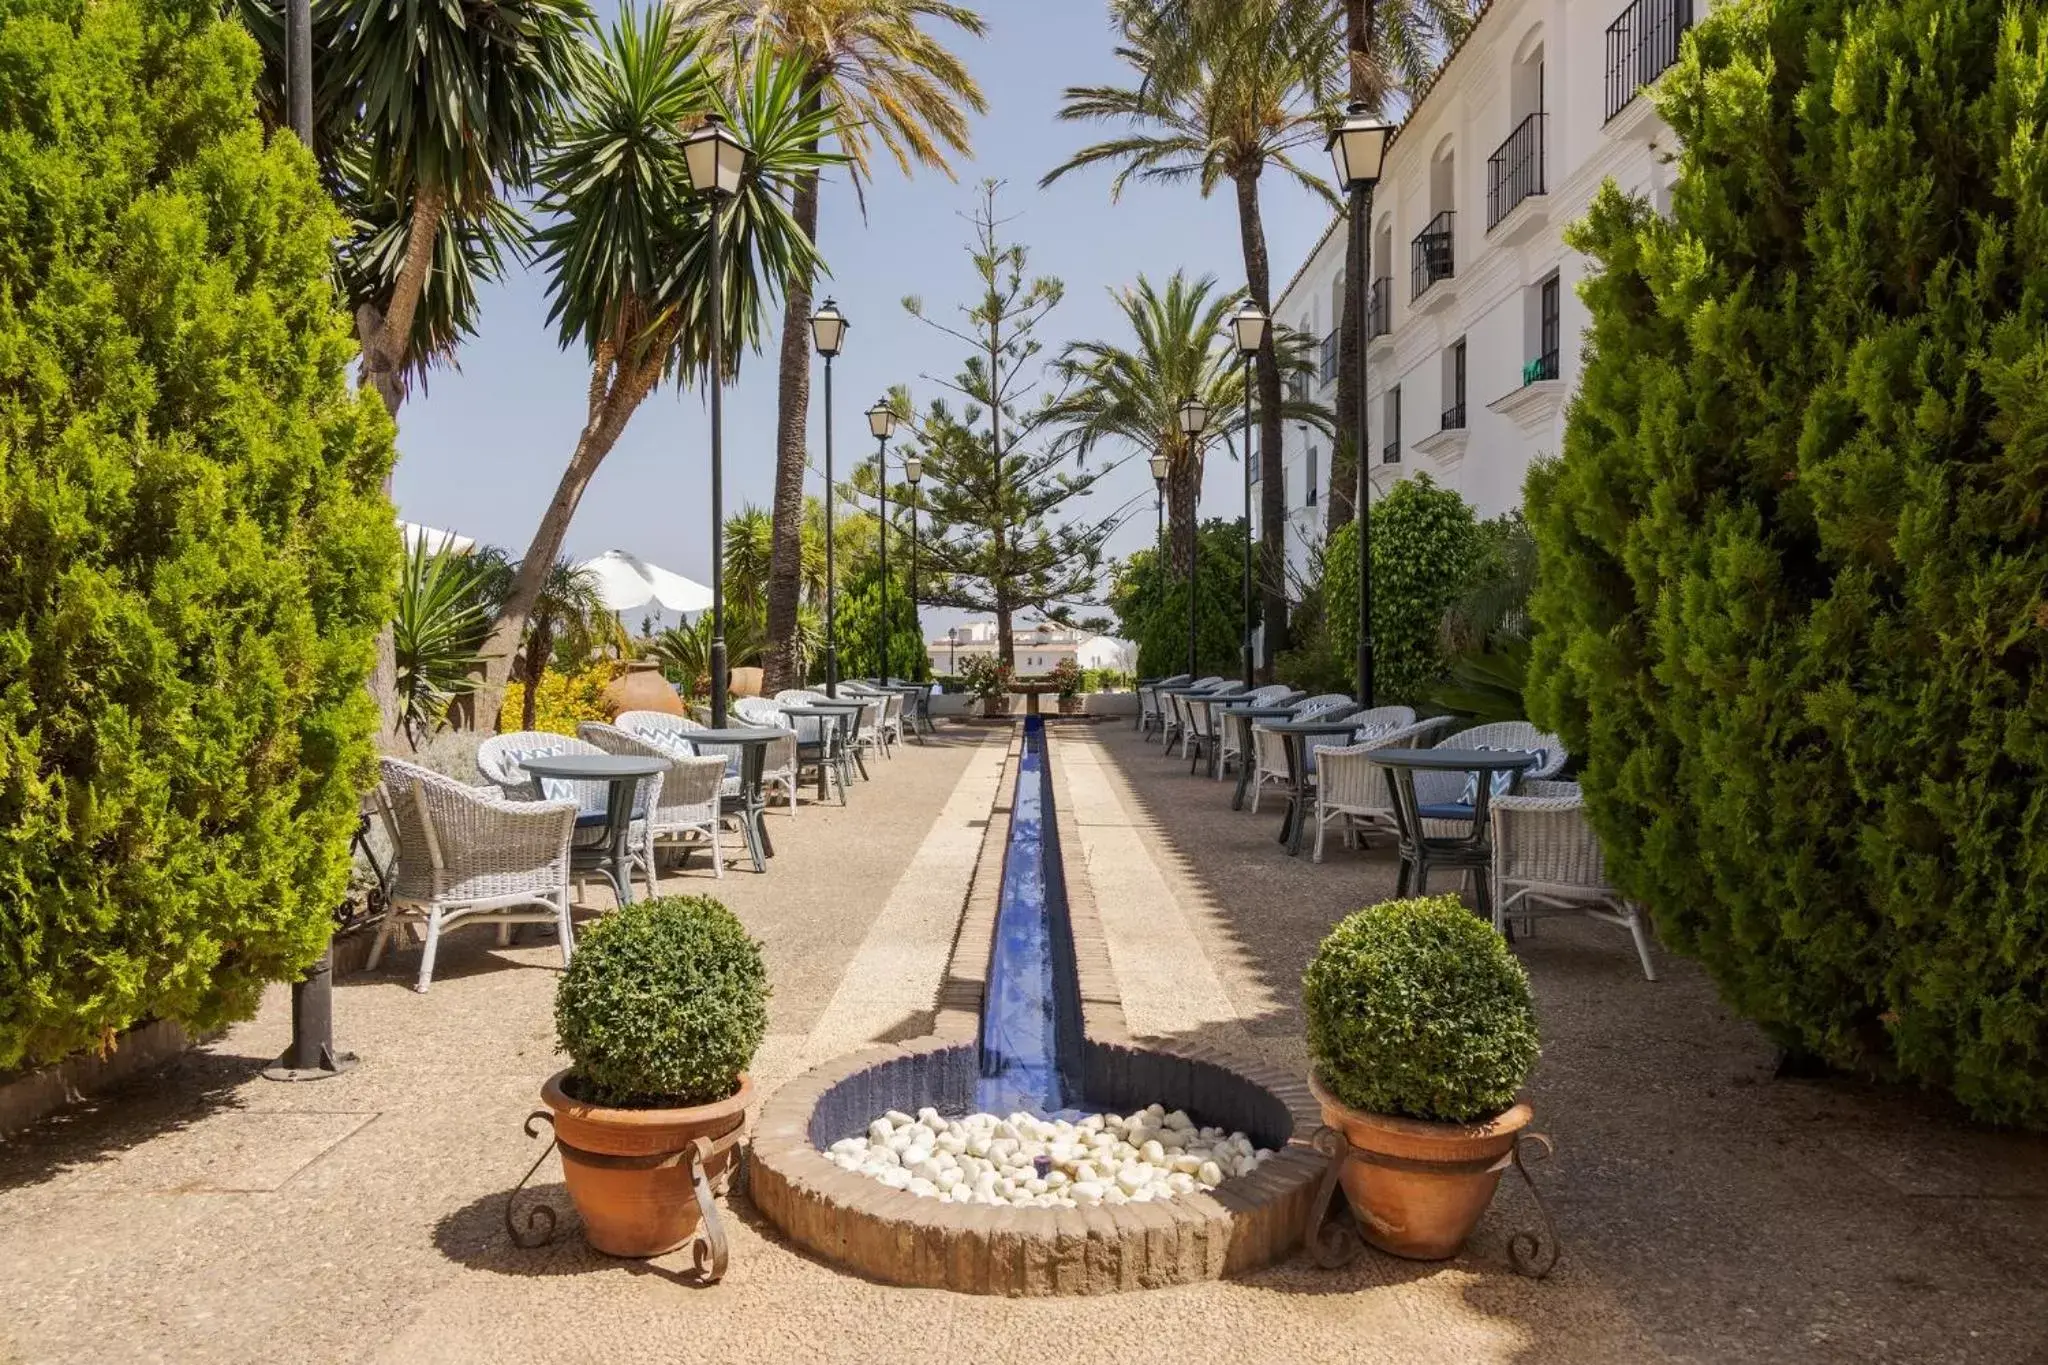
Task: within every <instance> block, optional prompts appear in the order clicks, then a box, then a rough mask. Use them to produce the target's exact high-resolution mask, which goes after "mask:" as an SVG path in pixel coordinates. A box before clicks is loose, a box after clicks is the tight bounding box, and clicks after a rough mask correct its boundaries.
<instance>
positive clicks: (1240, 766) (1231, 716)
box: [1217, 706, 1294, 810]
mask: <svg viewBox="0 0 2048 1365" xmlns="http://www.w3.org/2000/svg"><path fill="white" fill-rule="evenodd" d="M1293 714H1294V708H1293V707H1291V706H1232V707H1229V708H1228V709H1226V710H1225V711H1224V713H1223V719H1224V720H1225V721H1226V722H1229V723H1231V724H1234V725H1236V726H1237V795H1235V796H1233V797H1231V798H1230V808H1231V809H1232V810H1243V809H1244V794H1245V793H1246V792H1247V791H1249V790H1251V785H1252V769H1254V768H1256V767H1257V766H1258V765H1257V764H1256V763H1254V762H1253V761H1252V725H1253V723H1254V722H1256V721H1262V720H1286V719H1287V718H1288V717H1289V716H1292V715H1293ZM1217 747H1218V748H1221V747H1222V746H1221V745H1218V746H1217Z"/></svg>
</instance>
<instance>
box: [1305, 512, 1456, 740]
mask: <svg viewBox="0 0 2048 1365" xmlns="http://www.w3.org/2000/svg"><path fill="white" fill-rule="evenodd" d="M1486 551H1487V544H1486V542H1485V541H1484V540H1483V539H1482V538H1481V535H1480V531H1479V522H1478V520H1477V518H1476V517H1475V516H1474V514H1473V511H1472V507H1471V504H1469V503H1467V502H1466V501H1465V500H1464V499H1463V498H1462V497H1460V496H1459V495H1458V494H1457V492H1456V491H1455V490H1453V489H1449V488H1442V487H1439V486H1438V485H1437V484H1436V482H1435V481H1434V480H1433V479H1431V478H1430V477H1429V475H1427V474H1418V475H1416V476H1415V477H1414V478H1412V479H1403V480H1401V481H1400V482H1399V483H1397V484H1395V485H1394V487H1393V489H1392V491H1390V492H1389V493H1388V494H1387V495H1386V496H1385V497H1383V498H1380V499H1377V500H1376V501H1375V502H1374V503H1373V506H1372V637H1373V693H1374V700H1375V701H1377V702H1378V703H1379V704H1380V705H1382V706H1385V705H1389V704H1393V703H1398V702H1414V701H1417V700H1420V699H1421V698H1422V697H1423V696H1424V695H1425V694H1426V693H1427V692H1428V691H1429V689H1430V688H1431V687H1432V686H1433V685H1434V684H1435V683H1436V682H1437V681H1438V680H1440V679H1441V678H1442V677H1443V676H1444V668H1445V664H1444V655H1443V647H1442V643H1441V640H1440V636H1441V633H1442V629H1443V620H1444V613H1445V611H1447V610H1448V609H1449V608H1450V607H1451V605H1452V604H1453V603H1455V602H1456V601H1458V599H1459V597H1460V596H1461V595H1462V594H1463V593H1464V591H1465V590H1466V586H1467V584H1468V583H1469V581H1470V579H1471V577H1472V575H1473V573H1474V572H1475V571H1476V570H1477V569H1478V568H1479V566H1480V565H1481V562H1482V560H1483V558H1484V556H1485V554H1486ZM1322 609H1323V613H1324V615H1323V635H1324V638H1325V639H1326V640H1327V641H1328V649H1329V652H1330V654H1331V655H1332V656H1333V657H1334V658H1335V660H1336V661H1338V662H1339V664H1340V665H1342V667H1343V674H1344V676H1345V677H1347V678H1348V677H1350V675H1351V673H1352V672H1353V671H1354V669H1353V666H1352V665H1351V664H1350V661H1351V660H1352V659H1353V658H1355V657H1356V655H1357V651H1358V524H1357V523H1356V522H1349V523H1347V524H1345V525H1344V526H1342V527H1339V528H1338V530H1337V533H1336V534H1335V535H1333V536H1331V537H1330V541H1329V544H1328V546H1327V547H1326V548H1325V549H1324V551H1323V592H1322ZM1352 685H1355V683H1354V684H1347V688H1346V690H1349V687H1350V686H1352Z"/></svg>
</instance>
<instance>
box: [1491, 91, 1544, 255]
mask: <svg viewBox="0 0 2048 1365" xmlns="http://www.w3.org/2000/svg"><path fill="white" fill-rule="evenodd" d="M1542 193H1543V114H1542V112H1541V111H1538V112H1536V113H1534V114H1531V115H1529V117H1527V118H1525V119H1523V120H1522V121H1521V122H1520V123H1518V124H1516V125H1515V131H1514V132H1512V133H1509V134H1508V135H1507V140H1506V141H1504V142H1502V143H1501V144H1500V146H1499V147H1497V148H1495V149H1494V153H1493V155H1492V156H1490V157H1488V158H1487V159H1486V230H1487V231H1488V232H1491V231H1493V230H1494V228H1496V227H1498V226H1499V225H1500V220H1501V219H1503V218H1505V217H1507V216H1508V215H1509V214H1510V213H1513V212H1514V211H1515V205H1517V204H1519V203H1521V202H1522V201H1523V200H1524V199H1527V198H1528V197H1529V196H1530V195H1532V194H1542Z"/></svg>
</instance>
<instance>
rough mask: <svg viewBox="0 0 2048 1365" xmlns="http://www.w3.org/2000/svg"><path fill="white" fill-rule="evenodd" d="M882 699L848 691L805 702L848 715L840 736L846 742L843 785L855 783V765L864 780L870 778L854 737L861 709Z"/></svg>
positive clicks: (841, 759)
mask: <svg viewBox="0 0 2048 1365" xmlns="http://www.w3.org/2000/svg"><path fill="white" fill-rule="evenodd" d="M840 686H842V687H844V686H845V684H844V683H841V684H840ZM881 700H882V699H881V697H880V696H879V695H876V694H874V693H871V692H848V693H846V694H845V695H844V696H838V697H827V698H825V699H824V700H822V701H813V702H807V703H805V704H806V705H808V706H827V707H831V708H833V709H835V710H838V711H843V712H844V713H845V715H846V723H845V725H844V727H843V728H842V729H841V731H840V737H841V738H842V739H844V740H845V741H846V742H845V743H844V744H842V745H840V746H839V774H840V777H839V780H840V782H841V784H842V785H846V786H851V785H852V784H853V769H854V768H855V767H857V768H859V769H860V780H861V781H863V782H866V781H867V780H868V764H867V760H866V759H864V758H862V757H861V756H860V748H859V746H858V745H856V744H855V743H854V742H853V741H854V737H855V736H857V735H858V734H859V733H860V713H861V711H862V710H863V709H865V708H866V707H868V706H869V705H872V704H874V703H878V702H880V701H881ZM875 724H877V725H880V724H881V721H880V720H879V719H877V720H876V722H875ZM849 765H851V766H849Z"/></svg>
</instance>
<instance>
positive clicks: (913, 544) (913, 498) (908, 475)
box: [903, 455, 924, 727]
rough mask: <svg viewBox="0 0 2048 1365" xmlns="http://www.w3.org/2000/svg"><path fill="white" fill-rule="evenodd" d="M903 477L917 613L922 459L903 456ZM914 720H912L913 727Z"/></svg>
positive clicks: (920, 639) (921, 637)
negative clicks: (907, 493) (907, 487)
mask: <svg viewBox="0 0 2048 1365" xmlns="http://www.w3.org/2000/svg"><path fill="white" fill-rule="evenodd" d="M903 479H904V482H906V483H908V484H909V485H910V608H911V615H913V616H915V615H917V602H918V598H917V486H918V485H919V484H920V483H923V482H924V461H923V460H922V459H920V458H919V457H918V456H915V455H906V456H904V457H903ZM917 641H918V648H920V649H922V648H923V647H924V622H923V621H922V620H919V622H918V626H917ZM916 668H917V662H916V660H912V661H911V671H912V672H915V671H916ZM914 724H915V722H914V721H913V727H914Z"/></svg>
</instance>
